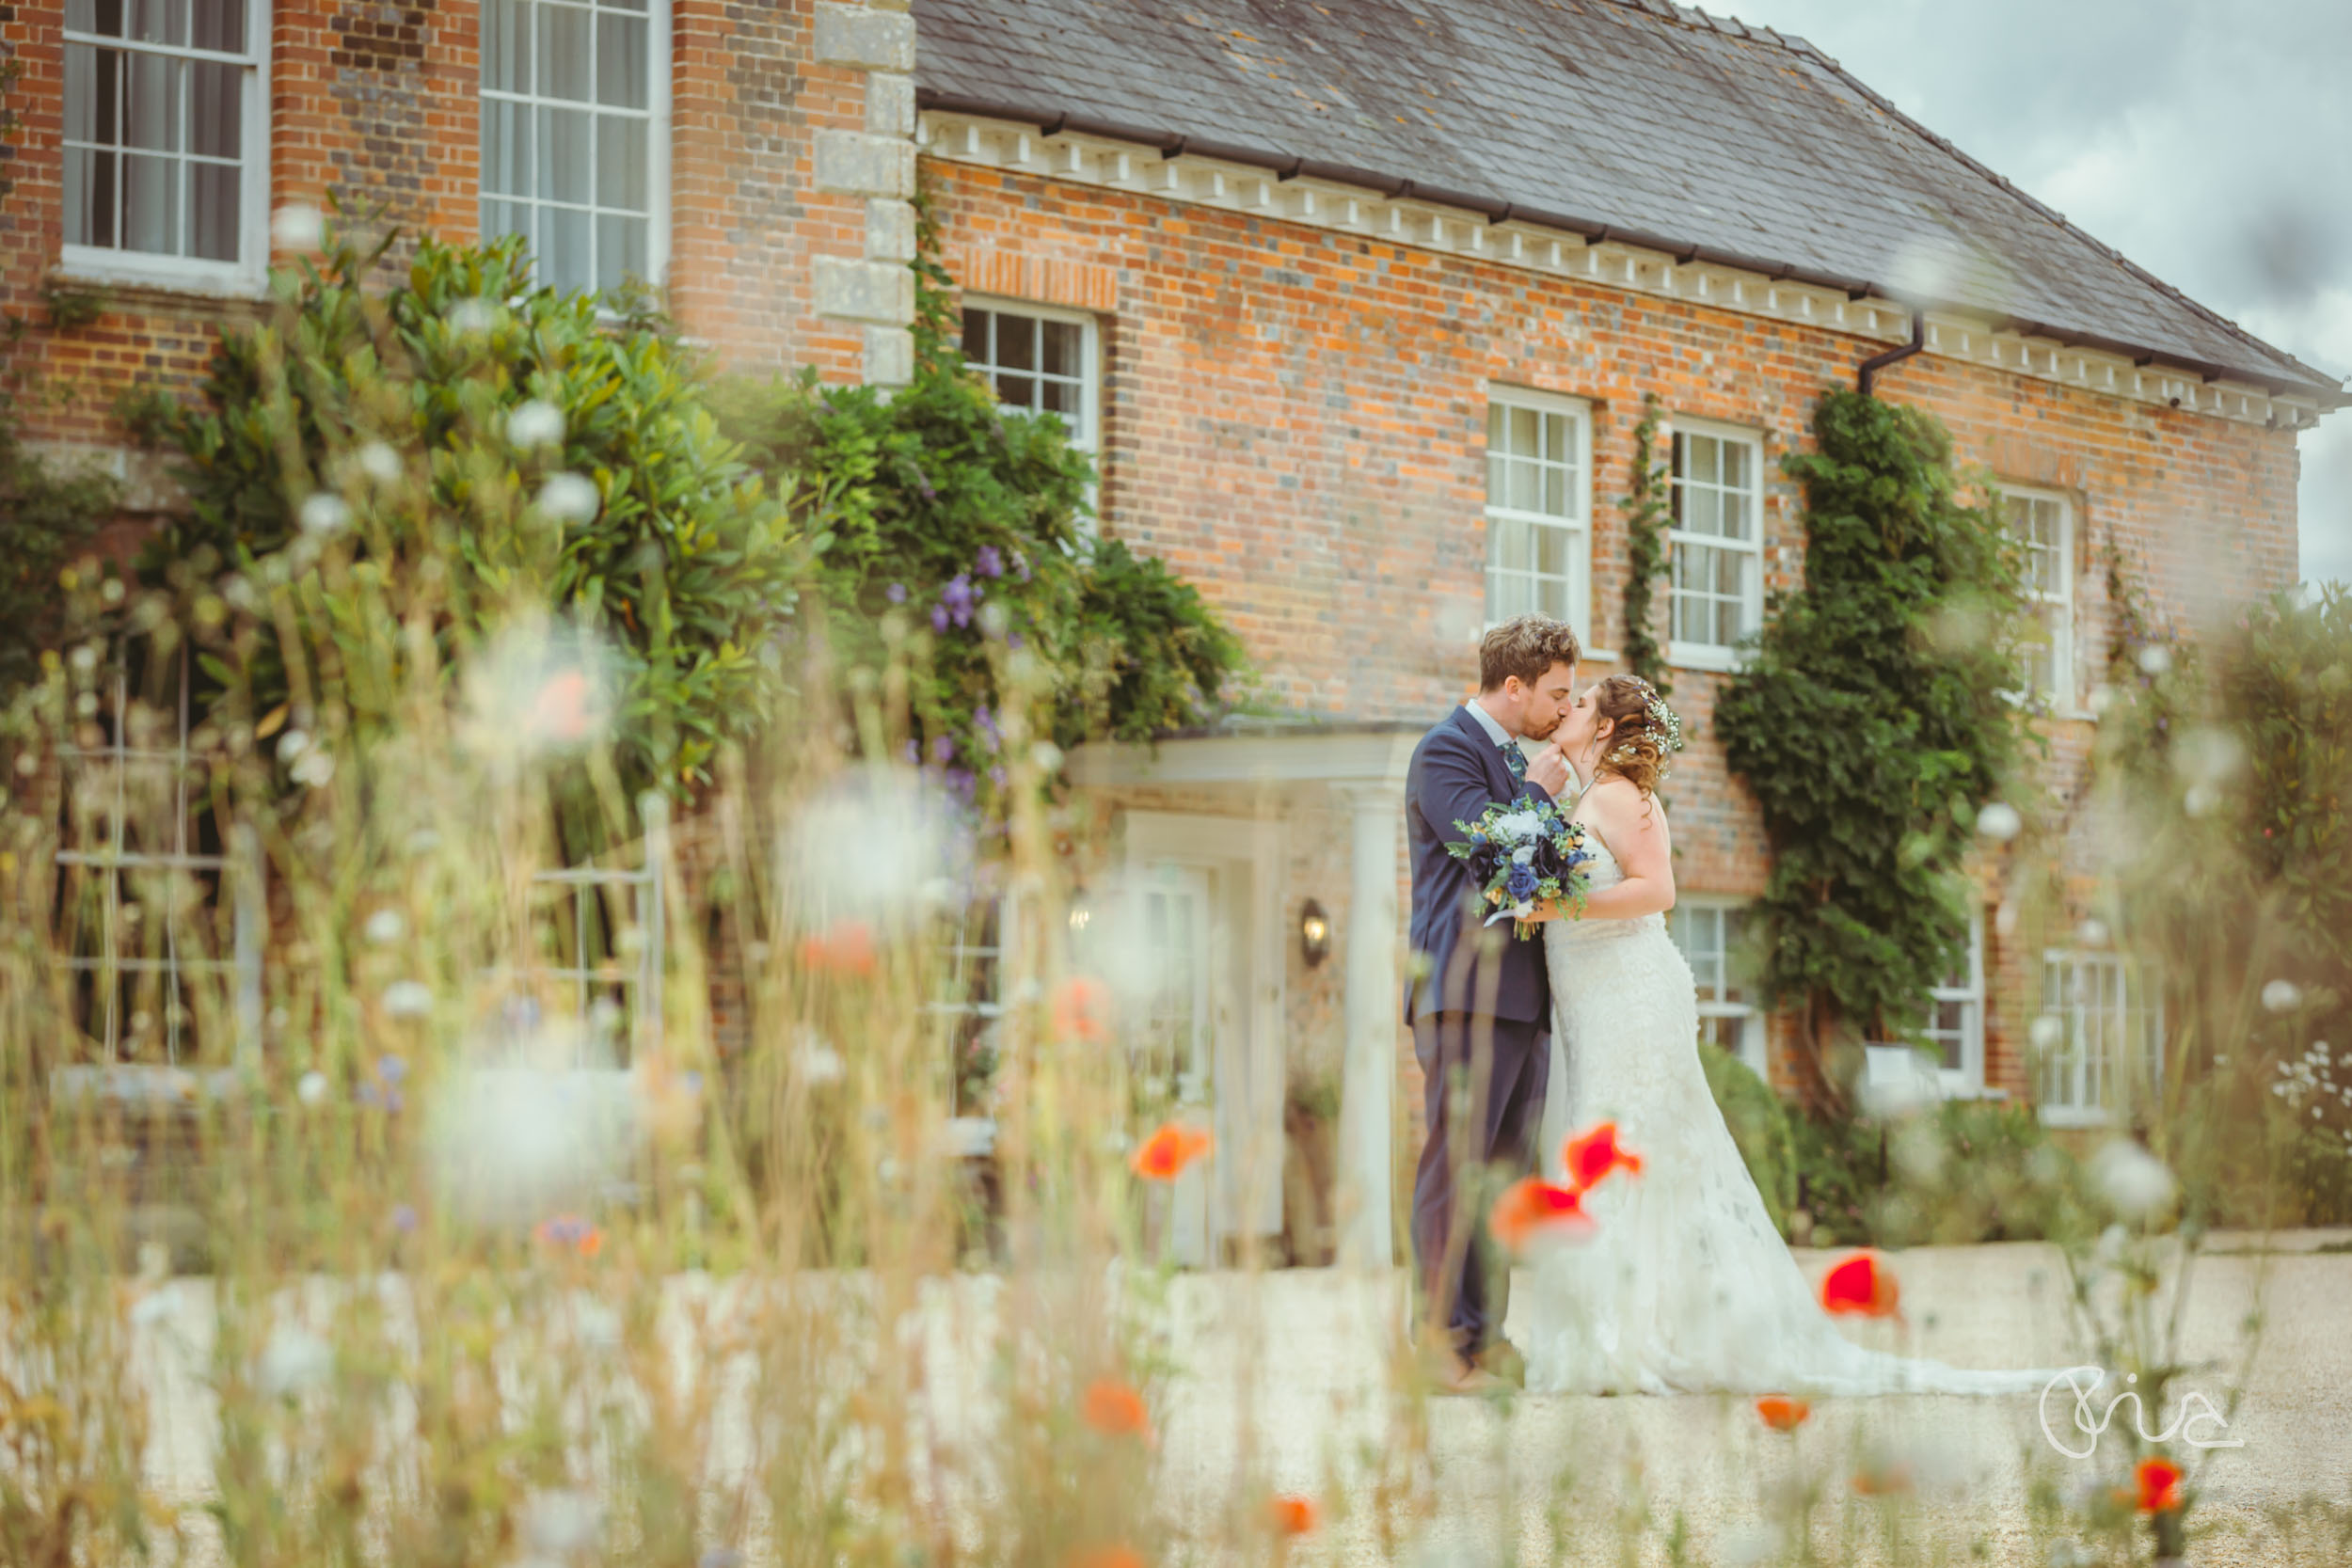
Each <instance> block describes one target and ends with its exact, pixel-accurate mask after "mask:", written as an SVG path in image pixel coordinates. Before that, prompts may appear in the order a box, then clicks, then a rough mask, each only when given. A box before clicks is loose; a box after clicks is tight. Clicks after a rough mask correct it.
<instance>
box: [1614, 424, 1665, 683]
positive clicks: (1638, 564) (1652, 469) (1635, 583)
mask: <svg viewBox="0 0 2352 1568" xmlns="http://www.w3.org/2000/svg"><path fill="white" fill-rule="evenodd" d="M1664 418H1665V416H1664V415H1663V413H1662V412H1661V410H1660V408H1659V406H1658V394H1657V393H1655V392H1645V393H1643V394H1642V422H1641V423H1640V424H1637V425H1635V426H1634V427H1633V487H1632V488H1631V489H1630V490H1629V491H1628V492H1626V494H1625V495H1623V496H1621V497H1619V498H1618V500H1617V504H1618V506H1620V507H1622V508H1623V509H1624V511H1625V527H1626V576H1625V657H1626V660H1627V662H1628V664H1629V667H1630V668H1631V670H1632V672H1633V673H1635V674H1637V675H1639V676H1641V677H1642V678H1643V679H1644V680H1645V681H1647V682H1649V683H1650V685H1652V686H1654V687H1656V688H1657V689H1658V691H1659V694H1660V695H1661V696H1663V695H1665V694H1666V693H1668V692H1670V691H1672V690H1673V689H1674V688H1673V686H1671V685H1670V684H1669V683H1668V682H1667V680H1666V650H1665V646H1664V645H1663V644H1662V643H1661V642H1660V641H1658V627H1657V624H1656V623H1655V621H1654V620H1653V619H1652V617H1651V615H1650V585H1651V584H1652V583H1654V582H1656V581H1657V580H1658V579H1659V578H1662V577H1664V576H1665V575H1666V569H1667V567H1666V531H1667V530H1668V529H1669V528H1670V527H1672V526H1673V522H1674V512H1673V507H1672V505H1671V499H1672V495H1673V488H1672V487H1673V483H1674V475H1673V467H1672V464H1671V462H1670V461H1666V460H1661V459H1658V458H1656V457H1653V456H1652V455H1651V450H1650V449H1651V443H1652V442H1654V441H1655V440H1656V439H1657V438H1658V427H1659V425H1660V424H1661V423H1662V422H1663V420H1664Z"/></svg>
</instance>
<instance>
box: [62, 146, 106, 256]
mask: <svg viewBox="0 0 2352 1568" xmlns="http://www.w3.org/2000/svg"><path fill="white" fill-rule="evenodd" d="M115 156H116V155H115V154H114V153H112V152H88V151H85V150H82V149H80V148H78V147H73V148H68V149H66V154H65V241H66V244H68V245H112V244H114V243H115Z"/></svg>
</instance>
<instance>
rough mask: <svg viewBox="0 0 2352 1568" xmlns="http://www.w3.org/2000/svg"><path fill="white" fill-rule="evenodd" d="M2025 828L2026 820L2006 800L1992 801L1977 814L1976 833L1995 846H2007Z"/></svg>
mask: <svg viewBox="0 0 2352 1568" xmlns="http://www.w3.org/2000/svg"><path fill="white" fill-rule="evenodd" d="M2025 828H2026V819H2025V818H2024V817H2023V816H2019V815H2018V811H2017V808H2016V807H2015V806H2012V805H2010V803H2009V802H2008V801H2007V800H1994V801H1993V802H1992V803H1991V804H1989V805H1987V806H1986V807H1985V808H1984V810H1982V811H1980V812H1979V813H1977V832H1979V833H1980V834H1982V835H1983V836H1984V837H1986V838H1989V839H1991V840H1992V841H1993V842H1994V843H1995V844H2007V843H2008V842H2009V841H2010V839H2012V838H2015V837H2016V836H2017V835H2018V834H2019V833H2021V832H2025Z"/></svg>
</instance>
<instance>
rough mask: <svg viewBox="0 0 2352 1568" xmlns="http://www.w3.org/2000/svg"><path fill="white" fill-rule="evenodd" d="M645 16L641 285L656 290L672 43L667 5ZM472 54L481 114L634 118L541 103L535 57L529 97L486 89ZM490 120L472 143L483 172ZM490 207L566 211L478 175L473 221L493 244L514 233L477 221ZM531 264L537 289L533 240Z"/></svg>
mask: <svg viewBox="0 0 2352 1568" xmlns="http://www.w3.org/2000/svg"><path fill="white" fill-rule="evenodd" d="M557 3H563V0H557ZM573 3H575V4H579V5H580V8H581V9H588V8H589V7H588V6H587V5H586V4H583V3H580V0H573ZM480 11H481V16H482V19H483V22H484V24H485V26H486V25H487V22H488V16H489V8H488V7H486V6H484V7H482V8H480ZM644 16H645V74H646V82H645V107H644V111H643V113H644V117H645V271H644V281H645V282H646V283H648V284H650V285H652V286H653V287H655V288H662V287H666V286H667V284H668V282H669V277H670V227H671V223H672V214H671V211H670V138H671V135H672V134H673V132H672V124H671V102H670V100H671V83H670V79H671V75H672V68H673V66H674V65H675V57H674V52H673V46H672V43H671V18H670V0H645V11H644ZM531 47H532V49H533V50H534V51H535V50H536V49H537V47H538V42H537V35H536V31H535V29H534V31H533V36H532V44H531ZM477 54H478V56H479V58H480V62H481V63H480V65H479V67H478V68H477V70H476V71H475V75H474V85H475V89H476V95H477V97H478V98H479V99H480V101H481V103H482V105H483V106H484V108H485V109H486V108H487V106H488V105H489V104H490V103H492V102H494V101H495V102H498V103H517V104H521V105H523V106H524V107H525V108H527V109H536V108H539V107H541V106H543V105H544V106H547V107H551V108H560V109H567V110H579V109H580V108H582V107H588V108H590V109H592V110H593V111H594V112H595V113H596V114H599V115H605V114H617V115H633V114H635V113H638V112H639V111H636V110H630V109H614V108H611V107H608V106H606V105H604V104H600V103H596V104H586V105H583V104H582V103H581V102H580V101H579V100H577V99H570V98H544V97H541V96H540V95H539V93H538V92H537V90H536V89H537V87H538V81H537V76H536V66H537V57H536V55H535V54H534V55H533V59H532V65H533V77H532V89H533V90H532V91H531V92H527V93H519V92H511V91H508V90H506V89H504V88H493V87H490V86H489V83H488V81H487V79H486V72H487V71H488V70H489V57H488V51H487V50H486V49H482V50H479V51H477ZM489 124H490V120H489V116H488V115H487V114H486V113H485V114H484V115H483V117H482V130H481V132H480V134H479V135H478V137H477V146H478V150H479V151H480V153H481V155H482V159H481V166H482V167H486V166H487V165H488V162H489V156H488V154H489V149H488V148H487V147H486V146H481V145H480V138H481V137H486V136H487V135H489ZM535 145H536V144H535V142H534V147H535ZM594 181H595V176H594V175H593V174H592V175H591V176H590V182H591V185H592V187H593V184H594ZM530 183H531V184H532V186H533V187H534V188H535V187H536V185H537V183H538V182H537V180H536V179H533V180H532V181H531V182H530ZM493 201H497V202H516V203H520V204H522V205H525V206H530V207H548V206H559V207H569V206H570V204H569V203H567V202H549V201H547V200H545V199H543V198H539V197H537V196H535V195H534V196H512V195H506V194H499V195H493V194H492V193H491V192H490V191H489V190H488V189H487V188H486V186H485V183H484V182H483V181H482V180H481V178H480V177H479V175H478V174H477V178H476V179H475V182H474V220H475V224H476V226H477V229H478V230H479V232H480V233H481V235H482V237H483V238H484V239H485V240H489V239H493V238H497V237H499V236H501V235H503V234H507V233H511V232H513V230H504V229H501V230H492V229H491V228H490V227H489V225H488V224H486V223H484V222H483V221H482V214H483V210H484V209H485V207H487V206H488V205H489V204H490V203H491V202H493ZM601 210H606V209H598V208H596V207H593V206H592V207H591V208H590V209H589V212H590V214H591V216H590V218H589V224H590V230H591V232H592V233H593V232H594V227H595V222H596V219H595V216H594V214H596V212H598V211H601ZM531 261H532V277H533V278H534V279H535V280H537V281H538V282H540V283H546V282H548V267H547V262H546V261H545V259H544V258H543V256H542V255H541V253H540V251H539V249H538V244H537V242H536V241H535V240H534V241H533V242H532V252H531Z"/></svg>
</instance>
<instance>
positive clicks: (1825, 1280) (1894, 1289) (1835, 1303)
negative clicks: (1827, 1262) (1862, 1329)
mask: <svg viewBox="0 0 2352 1568" xmlns="http://www.w3.org/2000/svg"><path fill="white" fill-rule="evenodd" d="M1899 1293H1900V1292H1899V1287H1898V1286H1897V1285H1896V1283H1895V1273H1894V1271H1893V1270H1892V1269H1889V1268H1888V1267H1887V1266H1886V1265H1885V1264H1884V1263H1883V1262H1882V1261H1880V1259H1879V1255H1878V1254H1877V1253H1875V1252H1857V1253H1855V1254H1854V1255H1853V1256H1852V1257H1851V1258H1849V1259H1845V1260H1844V1261H1842V1262H1840V1263H1839V1264H1837V1266H1836V1267H1835V1268H1833V1269H1831V1270H1830V1271H1829V1273H1827V1274H1825V1275H1822V1276H1821V1307H1822V1310H1824V1311H1827V1312H1832V1313H1836V1314H1838V1315H1840V1316H1859V1317H1865V1318H1892V1317H1895V1316H1897V1315H1898V1310H1899V1309H1898V1307H1897V1306H1896V1299H1897V1297H1898V1295H1899Z"/></svg>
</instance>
